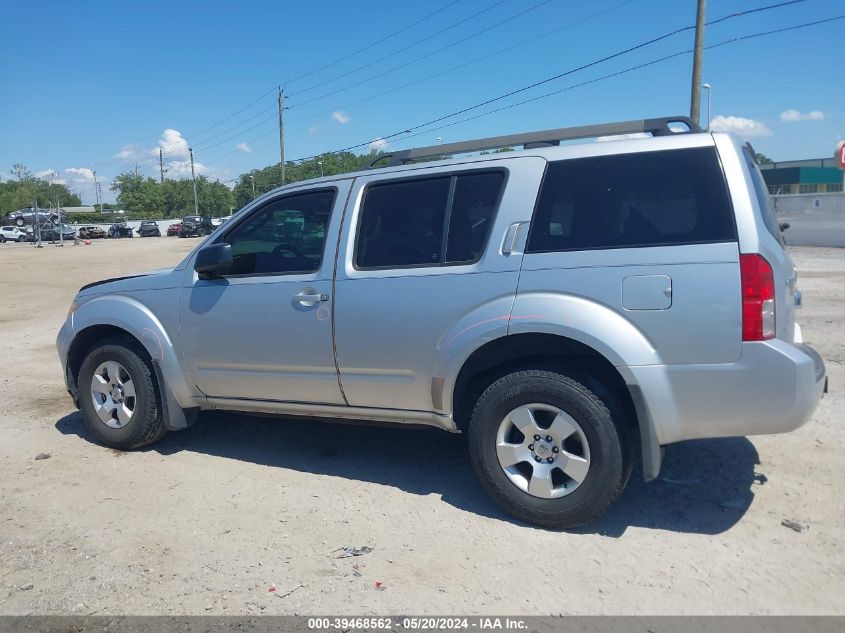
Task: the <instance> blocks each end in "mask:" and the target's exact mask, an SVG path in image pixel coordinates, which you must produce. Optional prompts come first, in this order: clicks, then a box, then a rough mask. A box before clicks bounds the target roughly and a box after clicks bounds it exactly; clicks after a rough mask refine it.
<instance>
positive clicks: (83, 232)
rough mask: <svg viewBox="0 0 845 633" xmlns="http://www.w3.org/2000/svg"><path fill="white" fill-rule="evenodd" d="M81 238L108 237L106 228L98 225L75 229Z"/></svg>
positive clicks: (95, 238) (96, 238)
mask: <svg viewBox="0 0 845 633" xmlns="http://www.w3.org/2000/svg"><path fill="white" fill-rule="evenodd" d="M77 235H79V239H81V240H98V239H103V238H105V237H108V233H106V230H105V229H103V228H101V227H99V226H81V227H79V230H78V231H77Z"/></svg>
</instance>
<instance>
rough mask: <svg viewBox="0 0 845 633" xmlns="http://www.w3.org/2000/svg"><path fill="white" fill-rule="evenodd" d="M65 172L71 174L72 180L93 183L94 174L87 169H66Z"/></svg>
mask: <svg viewBox="0 0 845 633" xmlns="http://www.w3.org/2000/svg"><path fill="white" fill-rule="evenodd" d="M65 171H66V172H67V173H69V174H73V175H72V178H73V179H74V180H81V181H88V182H94V172H93V171H91V170H90V169H88V168H87V167H68V168H67V169H65Z"/></svg>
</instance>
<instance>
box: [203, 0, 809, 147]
mask: <svg viewBox="0 0 845 633" xmlns="http://www.w3.org/2000/svg"><path fill="white" fill-rule="evenodd" d="M802 2H806V0H787V1H783V2H778V3H775V4H770V5H765V6H762V7H757V8H754V9H748V10H745V11H738V12H734V13H731V14H728V15H725V16H723V17H721V18H717V19H714V20H711V21H709V22H708V23H707V24H708V25H713V24H719V23H721V22H725V21H727V20H731V19H734V18H738V17H743V16H746V15H750V14H753V13H759V12H762V11H769V10H772V9H778V8H782V7H786V6H789V5H794V4H800V3H802ZM694 28H695V26H694V25H690V26H686V27H682V28H678V29H675V30H673V31H670V32H668V33H665V34H663V35H660V36H658V37H655V38H653V39H651V40H648V41H646V42H642V43H640V44H637V45H635V46H632V47H630V48H627V49H625V50H622V51H619V52H617V53H614V54H612V55H608V56H605V57H603V58H601V59H598V60H595V61H593V62H590V63H588V64H585V65H582V66H579V67H577V68H574V69H570V70H568V71H566V72H564V73H560V74H558V75H555V76H553V77H549V78H547V79H544V80H541V81H538V82H535V83H533V84H530V85H528V86H524V87H522V88H519V89H517V90H514V91H511V92H508V93H506V94H504V95H500V96H498V97H494V98H493V99H489V100H487V101H484V102H482V103H480V104H476V105H474V106H471V107H469V108H465V109H463V110H459V111H457V112H454V113H451V114H448V115H445V116H443V117H440V118H438V119H434V120H432V121H428V122H426V123H422V124H420V125H419V126H416V127H425V126H428V125H431V124H433V123H437V122H439V121H442V120H445V119H449V118H451V117H453V116H458V115H460V114H464V113H465V112H468V111H470V110H474V109H477V108H479V107H483V106H485V105H489V104H490V103H494V102H496V101H499V100H502V99H505V98H507V97H510V96H513V95H515V94H519V93H521V92H525V91H527V90H530V89H532V88H536V87H538V86H540V85H543V84H546V83H549V82H552V81H555V80H557V79H561V78H563V77H565V76H567V75H571V74H574V73H576V72H579V71H581V70H585V69H587V68H590V67H592V66H595V65H598V64H601V63H603V62H606V61H609V60H611V59H614V58H616V57H620V56H622V55H625V54H628V53H631V52H633V51H635V50H637V49H640V48H644V47H646V46H649V45H651V44H654V43H657V42H659V41H662V40H664V39H667V38H669V37H672V36H674V35H677V34H679V33H683V32H685V31H689V30H692V29H694ZM553 32H554V31H550V32H548V33H546V34H544V35H540V36H537V37H535V38H532V39H531V40H528V41H533V40H536V39H539V38H542V37H545V36H546V35H550V34H551V33H553ZM526 43H527V42H526ZM504 50H508V49H504ZM480 59H484V57H482V58H479V60H480ZM479 60H476V61H479ZM468 63H472V62H468ZM464 65H465V64H464ZM460 66H461V65H459V66H458V67H456V68H459V67H460ZM444 72H448V71H444ZM434 76H436V74H435V75H434ZM421 81H422V80H421ZM411 83H412V84H413V83H414V82H411ZM406 85H407V84H406ZM386 92H389V91H386ZM381 94H384V93H380V95H376V96H381ZM370 98H373V97H368V98H366V99H362V100H360V101H366V100H369V99H370ZM298 105H302V103H300V104H298ZM291 107H294V106H291ZM272 118H275V117H272ZM305 118H307V117H300V118H299V119H294V120H293V121H291V122H296V121H301V120H304V119H305ZM270 120H271V118H270V117H268V118H266V119H264V120H262V121H260V122H259V123H258V124H256V125H253V126H250V127H249V128H247V129H246V130H243V131H242V132H241V133H243V132H245V131H249V130H252V129H255V128H257V127H260V126H261V125H263V124H264V123H266V122H269V121H270ZM416 127H415V128H412V129H416ZM404 133H405V131H403V132H396V133H394V134H391V135H388V136H385V137H382V138H384V139H390V138H395V137H397V136H401V135H402V134H404ZM267 134H269V131H268V132H265V133H262V134H261V135H259V136H258V137H257V138H255V139H254V140H252V141H249V143H254V142H255V141H257V140H259V139H261V138H262V137H263V136H266V135H267ZM235 136H237V135H235ZM233 138H235V137H234V136H233V137H231V138H229V139H226V140H224V141H223V142H228V141H230V140H232V139H233ZM223 142H221V143H217V144H215V145H212V146H209V147H206V148H205V149H211V147H216V146H217V145H221V144H223ZM369 143H370V141H367V142H366V143H360V144H357V145H354V146H352V147H350V148H349V149H357V148H360V147H364V146H367V145H369ZM233 153H234V151H232V152H229V153H227V154H224V155H223V156H221V157H220V158H218V159H217V160H221V159H222V158H225V157H228V156H230V155H231V154H233Z"/></svg>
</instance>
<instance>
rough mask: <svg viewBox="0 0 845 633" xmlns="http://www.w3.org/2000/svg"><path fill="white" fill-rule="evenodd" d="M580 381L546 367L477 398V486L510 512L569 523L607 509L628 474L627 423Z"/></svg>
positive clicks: (559, 525) (472, 435) (473, 433)
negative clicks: (616, 418) (618, 417)
mask: <svg viewBox="0 0 845 633" xmlns="http://www.w3.org/2000/svg"><path fill="white" fill-rule="evenodd" d="M609 405H612V403H606V402H604V401H603V400H602V399H601V398H599V397H598V396H597V395H596V394H594V393H593V392H592V391H590V390H589V389H588V388H587V387H585V386H584V385H583V384H581V383H580V382H578V381H576V380H574V379H572V378H570V377H568V376H565V375H563V374H558V373H554V372H549V371H541V370H528V371H521V372H517V373H513V374H510V375H508V376H505V377H503V378H501V379H499V380H497V381H496V382H495V383H493V384H492V385H491V386H490V387H488V388H487V390H486V391H485V392H484V393H483V394H482V395H481V397H480V398H479V400H478V402H477V404H476V406H475V410H474V411H473V414H472V418H471V421H470V427H469V448H470V457H471V459H472V463H473V467H474V469H475V472H476V474H477V475H478V478H479V480H480V481H481V484H482V485H483V486H484V488H485V489H486V490H487V492H488V493H489V494H490V495H491V496H492V497H493V499H494V500H495V501H496V503H498V504H499V505H500V506H501V507H502V508H504V509H505V510H506V511H507V512H508V513H510V514H511V515H513V516H514V517H516V518H518V519H521V520H523V521H526V522H528V523H533V524H536V525H540V526H543V527H548V528H554V529H565V528H573V527H577V526H579V525H583V524H585V523H589V522H590V521H593V520H594V519H596V518H598V517H599V516H601V515H602V514H604V513H605V512H606V511H607V509H608V508H609V507H610V506H611V505H612V504H613V502H614V501H615V500H616V498H617V497H618V496H619V494H620V493H621V492H622V490H623V489H624V487H625V484H626V483H627V481H628V477H629V476H630V463H631V460H630V455H629V450H630V449H629V446H628V442H627V438H626V434H625V432H624V430H623V429H624V421H623V420H617V421H614V419H613V418H612V416H611V413H610V408H609Z"/></svg>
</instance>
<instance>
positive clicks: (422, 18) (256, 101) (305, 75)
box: [190, 0, 461, 137]
mask: <svg viewBox="0 0 845 633" xmlns="http://www.w3.org/2000/svg"><path fill="white" fill-rule="evenodd" d="M459 2H461V0H452V2H449V3H448V4H446V5H444V6H442V7H441V8H439V9H437V10H435V11H432V12H431V13H429V14H427V15H424V16H423V17H421V18H419V19H418V20H416V21H414V22H412V23H411V24H408V25H406V26H403V27H402V28H400V29H398V30H396V31H394V32H393V33H390V34H389V35H387V36H385V37H382V38H380V39H378V40H376V41H375V42H372V43H370V44H368V45H366V46H363V47H362V48H359V49H357V50H355V51H353V52H351V53H349V54H347V55H344V56H342V57H338V58H337V59H334V60H332V61H331V62H329V63H327V64H325V65H323V66H320V67H318V68H315V69H313V70H310V71H308V72H306V73H303V74H302V75H299V76H297V77H293V78H292V79H288V80H287V82H282V83H283V84H286V83H293V82H294V81H299V80H300V79H304V78H305V77H309V76H311V75H313V74H314V73H318V72H320V71H321V70H325V69H326V68H328V67H329V66H332V65H333V64H336V63H338V62H340V61H342V60H344V59H348V58H349V57H353V56H355V55H358V54H359V53H363V52H364V51H367V50H369V49H371V48H373V47H375V46H378V45H379V44H381V43H383V42H386V41H387V40H389V39H391V38H393V37H396V36H397V35H399V34H400V33H403V32H405V31H407V30H409V29H411V28H413V27H415V26H417V25H418V24H421V23H422V22H425V21H426V20H428V19H430V18H433V17H434V16H435V15H438V14H439V13H442V12H444V11H446V10H447V9H449V8H451V7H453V6H454V5H456V4H458V3H459ZM275 91H276V86H273V87H272V88H270V90H268V91H267V92H265V93H263V94H262V95H261V96H260V97H258V98H257V99H256V100H255V101H250V102H249V103H248V104H247V105H245V106H244V107H243V108H241V109H240V110H238V111H237V112H234V113H233V114H230V115H229V116H227V117H225V118H223V119H220V120H219V121H217V123H215V124H213V125H210V126H208V127H206V128H204V129H202V130H200V131H199V132H195V133H193V134H192V135H190V136H192V137H197V136H202V135H203V134H205V133H206V132H208V131H209V130H213V129H214V128H216V127H218V126H220V125H222V124H223V123H226V121H231V120H232V119H233V118H235V117H236V116H238V115H239V114H241V113H242V112H244V111H246V110H248V109H249V108H251V107H252V106H254V105H255V104H256V103H258V102H259V101H261V100H262V99H263V98H264V97H266V96H267V95H269V94H271V93H273V92H275Z"/></svg>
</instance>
